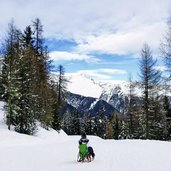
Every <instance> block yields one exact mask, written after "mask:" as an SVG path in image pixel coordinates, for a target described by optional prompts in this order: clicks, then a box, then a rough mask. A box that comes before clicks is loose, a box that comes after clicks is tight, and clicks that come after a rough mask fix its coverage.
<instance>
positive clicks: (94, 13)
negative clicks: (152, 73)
mask: <svg viewBox="0 0 171 171" xmlns="http://www.w3.org/2000/svg"><path fill="white" fill-rule="evenodd" d="M170 6H171V1H170V0H162V1H161V0H143V1H137V0H129V1H126V0H119V1H114V0H100V1H99V0H93V1H92V0H86V1H83V0H67V1H65V0H48V1H46V0H28V1H25V0H13V1H12V0H1V5H0V16H2V17H1V20H0V34H1V35H0V37H2V35H4V30H5V29H6V28H7V23H8V22H9V21H10V20H11V18H14V20H15V22H16V25H17V26H19V27H20V28H21V29H24V28H25V26H26V25H28V24H31V21H32V20H34V19H35V18H36V17H39V18H40V19H41V21H42V23H43V25H44V34H45V36H46V37H48V38H57V39H59V38H60V39H73V40H74V41H76V42H77V43H79V44H80V45H79V50H80V51H81V50H82V51H83V50H84V51H86V50H87V51H102V52H106V53H117V54H127V53H136V52H137V51H138V50H139V49H140V47H141V44H142V43H144V41H146V42H147V43H148V42H149V43H150V44H151V45H152V47H154V48H156V47H157V46H158V43H159V40H160V38H161V34H163V32H164V23H165V22H166V20H167V18H168V16H169V15H170Z"/></svg>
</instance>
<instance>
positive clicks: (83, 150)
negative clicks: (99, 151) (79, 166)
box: [78, 133, 89, 162]
mask: <svg viewBox="0 0 171 171" xmlns="http://www.w3.org/2000/svg"><path fill="white" fill-rule="evenodd" d="M88 142H89V139H87V136H86V134H85V133H83V134H82V135H81V139H80V140H79V159H78V161H79V162H80V161H84V160H85V158H86V157H87V156H88V148H87V144H88Z"/></svg>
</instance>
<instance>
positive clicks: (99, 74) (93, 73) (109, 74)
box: [72, 68, 127, 80]
mask: <svg viewBox="0 0 171 171" xmlns="http://www.w3.org/2000/svg"><path fill="white" fill-rule="evenodd" d="M72 74H79V75H84V76H85V77H88V78H94V79H96V80H112V79H113V76H115V75H124V74H127V71H125V70H120V69H111V68H108V69H106V68H100V69H94V70H79V71H77V72H76V73H72Z"/></svg>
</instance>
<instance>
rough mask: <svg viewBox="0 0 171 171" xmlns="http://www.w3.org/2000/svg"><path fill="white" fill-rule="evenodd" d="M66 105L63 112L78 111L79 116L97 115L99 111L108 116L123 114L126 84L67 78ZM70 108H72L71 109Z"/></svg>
mask: <svg viewBox="0 0 171 171" xmlns="http://www.w3.org/2000/svg"><path fill="white" fill-rule="evenodd" d="M69 81H70V82H69V85H68V93H67V95H66V101H67V105H65V110H67V111H68V112H69V111H70V110H73V109H75V110H78V111H79V113H80V115H82V114H83V113H88V114H90V115H91V116H94V115H97V114H98V113H99V111H100V110H103V111H104V114H105V115H107V116H109V115H111V114H112V113H115V112H119V113H121V114H123V113H124V106H125V100H126V99H127V95H126V92H127V87H128V86H127V83H126V82H124V81H114V82H111V83H109V82H98V81H95V80H93V79H90V78H88V77H86V76H85V75H72V76H69ZM71 106H72V108H71Z"/></svg>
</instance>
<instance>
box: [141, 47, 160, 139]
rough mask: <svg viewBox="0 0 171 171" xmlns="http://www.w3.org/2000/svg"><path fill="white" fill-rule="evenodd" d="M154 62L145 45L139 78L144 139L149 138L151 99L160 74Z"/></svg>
mask: <svg viewBox="0 0 171 171" xmlns="http://www.w3.org/2000/svg"><path fill="white" fill-rule="evenodd" d="M156 62H157V61H156V60H154V59H153V57H152V52H151V50H150V47H149V46H148V45H147V44H144V46H143V48H142V50H141V59H140V63H139V64H140V65H139V68H140V78H141V84H142V88H143V113H144V116H145V138H146V139H148V138H150V133H151V132H150V127H151V126H152V120H153V119H154V111H151V110H150V108H151V104H152V103H153V102H152V101H151V98H153V97H154V96H155V95H156V93H157V90H158V89H157V87H158V85H159V81H160V76H161V73H160V72H159V71H157V70H155V68H154V67H155V66H156Z"/></svg>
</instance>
